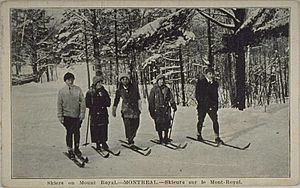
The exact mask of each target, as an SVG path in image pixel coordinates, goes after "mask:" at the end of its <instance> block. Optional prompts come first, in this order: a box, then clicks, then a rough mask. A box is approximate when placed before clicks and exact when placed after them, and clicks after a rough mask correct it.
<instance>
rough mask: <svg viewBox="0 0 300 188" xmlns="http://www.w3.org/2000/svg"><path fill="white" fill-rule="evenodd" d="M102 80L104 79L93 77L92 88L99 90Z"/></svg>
mask: <svg viewBox="0 0 300 188" xmlns="http://www.w3.org/2000/svg"><path fill="white" fill-rule="evenodd" d="M103 80H104V79H103V77H102V76H94V77H93V84H92V87H95V88H96V89H98V88H101V87H102V84H103Z"/></svg>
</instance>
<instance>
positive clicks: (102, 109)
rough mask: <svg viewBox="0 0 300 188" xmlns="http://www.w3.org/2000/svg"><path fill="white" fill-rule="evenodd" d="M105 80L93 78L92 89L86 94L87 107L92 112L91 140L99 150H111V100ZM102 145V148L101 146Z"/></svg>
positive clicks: (97, 77) (98, 77)
mask: <svg viewBox="0 0 300 188" xmlns="http://www.w3.org/2000/svg"><path fill="white" fill-rule="evenodd" d="M102 82H103V78H102V77H100V76H95V77H93V84H92V87H91V89H90V90H89V91H88V92H87V93H86V98H85V102H86V107H87V108H89V110H90V116H91V139H92V142H93V143H96V147H97V149H101V146H102V148H103V149H104V150H107V149H109V147H108V145H107V143H106V142H107V138H108V135H107V132H108V111H107V107H109V106H110V103H111V100H110V97H109V95H108V92H107V91H106V89H105V88H104V86H103V85H102ZM100 144H101V146H100Z"/></svg>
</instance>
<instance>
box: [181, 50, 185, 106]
mask: <svg viewBox="0 0 300 188" xmlns="http://www.w3.org/2000/svg"><path fill="white" fill-rule="evenodd" d="M179 64H180V80H181V92H182V106H186V104H185V91H184V86H185V79H184V72H183V59H182V47H181V45H180V47H179Z"/></svg>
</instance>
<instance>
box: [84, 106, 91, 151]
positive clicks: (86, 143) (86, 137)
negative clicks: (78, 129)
mask: <svg viewBox="0 0 300 188" xmlns="http://www.w3.org/2000/svg"><path fill="white" fill-rule="evenodd" d="M90 117H91V115H90V111H89V116H88V119H87V130H86V136H85V143H84V144H83V146H87V145H89V144H90V143H88V136H89V126H90Z"/></svg>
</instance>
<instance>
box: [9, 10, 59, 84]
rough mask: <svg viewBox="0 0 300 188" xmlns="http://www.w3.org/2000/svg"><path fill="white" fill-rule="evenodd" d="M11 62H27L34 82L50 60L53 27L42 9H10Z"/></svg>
mask: <svg viewBox="0 0 300 188" xmlns="http://www.w3.org/2000/svg"><path fill="white" fill-rule="evenodd" d="M11 15H12V19H11V22H12V25H11V26H12V41H11V44H12V62H15V61H23V62H28V61H29V63H30V64H31V66H32V70H33V75H35V76H36V81H38V80H39V78H40V76H41V74H42V73H43V64H47V62H49V60H50V59H51V57H50V56H51V49H52V48H53V36H54V31H55V26H54V25H52V24H51V23H50V22H51V20H52V18H51V17H50V16H48V15H47V13H46V11H45V10H42V9H12V10H11Z"/></svg>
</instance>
